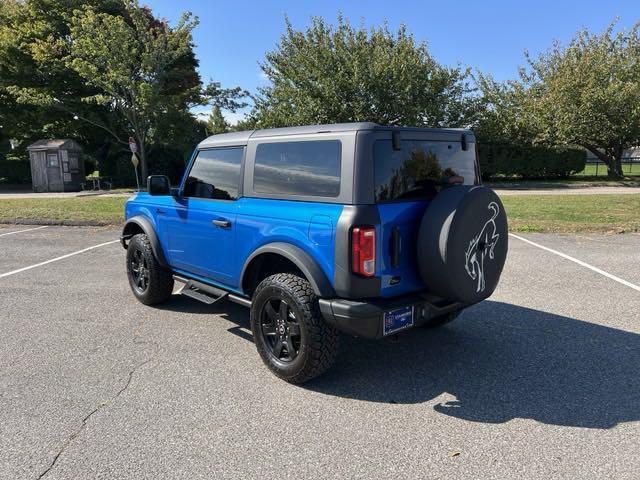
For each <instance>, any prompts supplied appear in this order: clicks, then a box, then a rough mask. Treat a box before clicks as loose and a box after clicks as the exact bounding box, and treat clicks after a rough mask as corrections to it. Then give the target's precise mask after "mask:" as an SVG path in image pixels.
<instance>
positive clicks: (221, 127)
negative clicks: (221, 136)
mask: <svg viewBox="0 0 640 480" xmlns="http://www.w3.org/2000/svg"><path fill="white" fill-rule="evenodd" d="M230 129H231V127H230V126H229V123H228V122H227V120H226V119H225V118H224V115H222V109H221V108H220V107H219V106H215V107H213V109H212V110H211V113H210V114H209V118H207V134H208V135H216V134H218V133H227V132H228V131H229V130H230Z"/></svg>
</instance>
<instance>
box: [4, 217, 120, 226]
mask: <svg viewBox="0 0 640 480" xmlns="http://www.w3.org/2000/svg"><path fill="white" fill-rule="evenodd" d="M0 224H5V225H7V224H9V225H53V226H64V227H109V226H115V224H113V223H109V222H101V221H97V220H50V219H46V218H0Z"/></svg>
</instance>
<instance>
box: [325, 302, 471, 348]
mask: <svg viewBox="0 0 640 480" xmlns="http://www.w3.org/2000/svg"><path fill="white" fill-rule="evenodd" d="M410 306H412V307H414V308H413V312H414V314H413V315H414V317H413V326H414V327H416V326H420V325H422V324H424V323H426V322H428V321H429V320H430V319H432V318H435V317H439V316H441V315H446V314H449V313H453V312H456V311H458V310H462V309H463V308H465V307H466V306H467V305H465V304H462V303H456V302H448V301H446V300H443V299H441V298H439V297H435V296H430V295H414V296H407V297H400V298H394V299H376V300H370V301H357V300H345V299H324V298H323V299H320V311H321V312H322V315H323V317H324V319H325V320H326V321H327V323H329V324H330V325H332V326H334V327H335V328H336V329H338V330H340V331H341V332H343V333H346V334H349V335H355V336H357V337H362V338H369V339H378V338H382V337H384V333H383V332H384V329H383V321H384V313H385V312H388V311H390V310H394V309H397V308H402V307H410ZM407 328H411V327H407Z"/></svg>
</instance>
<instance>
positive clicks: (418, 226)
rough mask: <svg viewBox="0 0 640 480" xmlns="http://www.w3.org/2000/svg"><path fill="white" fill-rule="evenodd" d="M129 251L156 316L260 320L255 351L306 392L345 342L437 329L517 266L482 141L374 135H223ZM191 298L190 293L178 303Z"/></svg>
mask: <svg viewBox="0 0 640 480" xmlns="http://www.w3.org/2000/svg"><path fill="white" fill-rule="evenodd" d="M125 215H126V223H125V225H124V229H123V231H122V237H121V239H122V245H123V246H124V247H125V248H126V250H127V255H126V257H127V258H126V267H127V275H128V279H129V283H130V286H131V290H132V291H133V294H134V295H135V297H136V298H137V299H138V300H140V301H141V302H142V303H144V304H147V305H153V304H158V303H161V302H165V301H167V300H169V299H170V297H171V295H172V293H173V291H174V284H175V283H177V284H178V286H179V288H180V289H179V292H180V293H182V294H183V295H188V296H190V297H192V298H194V299H196V300H200V301H203V302H205V303H209V304H211V303H213V302H216V301H219V300H222V299H227V300H230V301H233V302H237V303H239V304H242V305H245V306H247V307H249V308H250V322H251V330H252V333H253V338H254V341H255V344H256V347H257V350H258V352H259V354H260V356H261V357H262V360H263V361H264V363H265V364H266V365H267V366H268V367H269V368H270V369H271V370H272V371H273V372H274V373H275V374H276V375H277V376H278V377H280V378H282V379H284V380H286V381H289V382H292V383H301V382H304V381H307V380H309V379H311V378H313V377H316V376H317V375H320V374H321V373H323V372H325V371H326V370H327V369H328V368H329V367H330V366H331V365H332V363H333V362H334V359H335V357H336V354H337V349H338V339H339V332H342V333H344V334H348V335H354V336H359V337H364V338H370V339H377V338H383V337H386V336H388V335H394V334H396V333H397V332H400V331H403V330H406V329H409V328H412V327H420V326H426V327H435V326H439V325H443V324H445V323H447V322H450V321H451V320H453V319H454V318H455V317H456V316H457V315H458V314H459V312H460V311H461V310H462V309H464V308H466V307H468V306H470V305H473V304H475V303H478V302H480V301H482V300H483V299H485V298H487V297H488V296H489V295H491V294H492V293H493V291H494V289H495V288H496V285H497V283H498V279H499V277H500V274H501V272H502V267H503V265H504V262H505V259H506V254H507V238H508V237H507V220H506V215H505V211H504V208H503V206H502V203H501V202H500V199H499V198H498V196H497V195H496V194H495V193H494V192H493V191H492V190H490V189H488V188H486V187H483V186H481V182H480V175H479V168H478V162H477V158H476V144H475V137H474V134H473V133H472V132H471V131H469V130H459V129H422V128H420V129H418V128H400V127H386V126H379V125H376V124H373V123H352V124H337V125H316V126H305V127H292V128H281V129H271V130H256V131H246V132H234V133H226V134H221V135H214V136H212V137H209V138H207V139H206V140H204V141H202V142H201V143H200V144H199V145H198V146H197V148H196V150H195V152H194V154H193V156H192V158H191V161H190V162H189V165H188V167H187V169H186V172H185V174H184V178H183V179H182V181H181V183H180V185H179V186H178V187H177V188H171V187H170V184H169V180H168V178H167V177H164V176H157V175H152V176H150V177H149V178H148V179H147V191H146V192H141V193H138V194H137V195H135V196H134V197H132V198H131V199H129V200H128V201H127V203H126V206H125ZM176 290H177V289H176Z"/></svg>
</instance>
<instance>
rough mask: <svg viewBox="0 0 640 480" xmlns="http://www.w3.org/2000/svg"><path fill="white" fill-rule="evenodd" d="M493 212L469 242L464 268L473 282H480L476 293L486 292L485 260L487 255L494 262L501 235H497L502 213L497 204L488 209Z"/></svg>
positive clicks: (493, 203)
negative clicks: (497, 220) (497, 219)
mask: <svg viewBox="0 0 640 480" xmlns="http://www.w3.org/2000/svg"><path fill="white" fill-rule="evenodd" d="M487 208H488V209H489V210H491V211H492V212H493V214H492V216H491V218H490V219H489V220H487V223H485V224H484V226H483V227H482V230H480V233H478V235H476V236H475V237H473V238H472V239H471V241H470V242H469V248H467V253H466V254H465V264H464V268H465V269H466V270H467V273H468V274H469V276H470V277H471V278H472V279H473V280H477V281H478V286H477V288H476V292H484V288H485V284H484V259H485V257H486V256H487V255H489V258H490V259H491V260H493V257H494V248H495V246H496V244H497V243H498V239H499V238H500V234H498V233H497V227H496V222H495V220H496V217H497V216H498V214H499V213H500V207H498V204H497V203H496V202H491V203H490V204H489V206H488V207H487Z"/></svg>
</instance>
